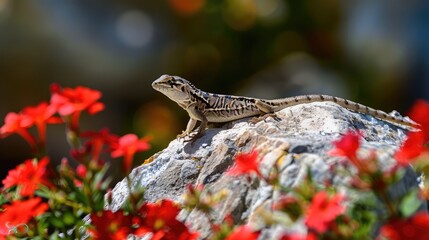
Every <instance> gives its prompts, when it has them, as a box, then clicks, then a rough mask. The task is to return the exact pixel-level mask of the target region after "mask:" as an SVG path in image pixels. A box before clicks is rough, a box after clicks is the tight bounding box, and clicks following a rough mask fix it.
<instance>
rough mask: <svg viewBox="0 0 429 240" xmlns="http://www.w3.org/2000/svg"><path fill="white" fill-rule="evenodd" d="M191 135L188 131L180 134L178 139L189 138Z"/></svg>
mask: <svg viewBox="0 0 429 240" xmlns="http://www.w3.org/2000/svg"><path fill="white" fill-rule="evenodd" d="M188 135H189V133H188V132H186V131H183V132H182V133H181V134H178V135H177V137H176V138H185V137H186V136H188Z"/></svg>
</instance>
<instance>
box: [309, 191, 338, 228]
mask: <svg viewBox="0 0 429 240" xmlns="http://www.w3.org/2000/svg"><path fill="white" fill-rule="evenodd" d="M342 201H343V196H342V195H340V194H335V195H333V196H332V197H330V198H329V196H328V194H327V193H326V192H324V191H321V192H318V193H316V195H314V197H313V200H312V202H311V205H310V206H309V207H308V208H307V210H306V214H305V215H306V219H305V223H306V224H307V226H308V227H309V228H312V229H314V230H316V231H317V232H319V233H324V232H325V231H326V230H327V229H328V225H329V224H330V223H331V222H332V221H333V220H335V218H337V216H339V215H341V214H342V213H344V211H345V208H344V206H342V205H341V202H342Z"/></svg>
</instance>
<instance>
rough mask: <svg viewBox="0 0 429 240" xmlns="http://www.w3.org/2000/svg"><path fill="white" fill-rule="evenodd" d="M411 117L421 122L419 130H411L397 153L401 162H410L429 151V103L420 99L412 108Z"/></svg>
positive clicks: (396, 157) (396, 155)
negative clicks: (428, 147)
mask: <svg viewBox="0 0 429 240" xmlns="http://www.w3.org/2000/svg"><path fill="white" fill-rule="evenodd" d="M409 115H410V117H411V118H412V119H413V120H414V121H416V122H417V123H418V124H420V126H419V128H420V131H419V132H410V133H408V135H407V139H405V141H404V142H403V143H402V145H401V147H400V148H399V150H398V151H397V152H396V154H395V159H396V160H397V161H398V162H399V163H400V164H408V163H410V162H411V161H412V160H414V159H415V158H417V157H418V156H420V154H422V153H423V152H429V151H428V149H427V148H426V147H425V144H426V143H427V142H428V141H429V103H427V102H425V101H423V100H418V101H417V102H416V103H415V104H414V106H413V107H412V108H411V111H410V114H409Z"/></svg>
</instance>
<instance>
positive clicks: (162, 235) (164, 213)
mask: <svg viewBox="0 0 429 240" xmlns="http://www.w3.org/2000/svg"><path fill="white" fill-rule="evenodd" d="M179 211H180V208H179V207H178V206H176V205H175V204H174V203H173V202H172V201H170V200H165V199H164V200H162V201H161V202H160V203H158V204H153V203H145V204H144V205H143V206H142V207H141V208H140V210H139V214H140V215H141V218H140V222H139V223H140V228H139V229H138V230H137V231H136V233H135V234H136V235H137V236H142V235H144V234H146V233H150V232H151V233H153V236H152V240H158V239H159V240H161V239H162V240H176V239H177V240H188V239H197V237H198V234H197V233H191V232H189V230H188V228H187V227H186V226H185V224H183V223H182V222H180V221H178V220H177V219H176V217H177V215H178V214H179Z"/></svg>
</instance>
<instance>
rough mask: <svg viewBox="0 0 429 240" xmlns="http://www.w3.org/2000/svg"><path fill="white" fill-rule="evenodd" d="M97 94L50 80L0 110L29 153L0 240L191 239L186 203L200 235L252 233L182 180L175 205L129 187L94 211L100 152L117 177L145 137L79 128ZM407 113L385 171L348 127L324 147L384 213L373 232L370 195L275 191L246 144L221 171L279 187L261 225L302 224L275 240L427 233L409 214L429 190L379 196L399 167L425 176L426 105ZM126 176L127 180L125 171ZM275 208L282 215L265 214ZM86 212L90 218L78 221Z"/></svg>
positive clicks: (0, 200) (272, 175)
mask: <svg viewBox="0 0 429 240" xmlns="http://www.w3.org/2000/svg"><path fill="white" fill-rule="evenodd" d="M101 96H102V95H101V93H100V92H99V91H97V90H93V89H89V88H86V87H80V86H79V87H76V88H62V87H61V86H59V85H57V84H54V85H52V87H51V98H50V101H49V102H42V103H40V104H38V105H36V106H31V107H26V108H24V109H23V110H22V111H20V112H17V113H13V112H12V113H8V114H7V115H6V117H5V123H4V125H3V126H2V127H1V128H0V136H1V137H2V138H4V137H7V136H9V135H12V134H18V135H19V136H21V137H22V138H23V139H24V140H25V141H26V142H27V143H28V144H29V146H30V149H31V152H32V153H33V154H34V158H32V159H28V160H25V161H24V163H22V164H21V165H19V166H17V167H16V168H15V169H12V170H10V171H9V173H8V175H7V176H6V178H5V179H3V181H2V184H3V186H2V188H1V191H2V194H1V196H0V240H1V239H18V238H31V239H58V238H61V239H82V238H91V239H126V238H127V236H129V235H130V234H133V235H135V236H149V237H150V239H165V240H168V239H183V240H184V239H196V238H198V237H199V233H197V232H194V231H192V230H190V229H189V228H188V226H186V225H185V224H184V223H182V222H181V221H179V220H178V219H177V216H178V214H179V212H180V211H181V210H182V209H188V210H191V209H195V210H197V211H199V212H201V213H203V214H204V215H205V216H206V217H207V218H208V220H209V223H210V227H211V230H212V235H210V236H209V237H210V239H228V240H234V239H257V238H258V237H259V236H260V230H261V229H254V228H253V226H251V225H249V224H241V225H237V224H236V223H234V220H233V219H232V217H231V216H227V217H226V218H225V219H224V221H223V222H222V223H218V222H215V221H214V220H213V219H212V218H211V213H212V212H213V211H214V209H215V206H216V205H217V203H219V202H221V201H222V200H223V199H224V197H225V194H226V192H222V191H221V192H218V193H216V194H213V193H210V192H208V191H206V189H205V188H204V186H201V185H199V186H192V185H190V186H188V189H187V191H186V193H185V196H184V201H183V203H182V204H181V205H179V204H178V203H175V202H173V201H171V200H168V199H163V200H161V201H160V202H157V203H149V202H146V201H145V200H144V198H143V192H141V191H137V192H136V191H134V192H131V191H130V195H129V197H128V199H127V201H126V203H125V204H124V205H123V207H122V208H121V209H119V210H117V211H115V212H113V211H111V210H106V209H104V206H105V201H108V202H109V201H110V200H111V193H110V192H109V183H110V179H109V178H108V177H107V175H106V171H107V169H108V167H109V164H108V163H107V162H106V161H105V160H104V158H105V157H106V154H107V155H108V156H110V157H111V158H120V157H122V160H123V161H122V170H123V172H124V173H125V174H126V175H127V174H128V173H129V172H130V170H131V167H132V162H133V159H134V156H135V154H137V153H139V152H142V151H146V150H148V149H149V148H150V145H149V138H147V137H145V138H139V137H137V136H136V135H135V134H132V133H131V134H126V135H124V136H117V135H115V134H112V133H110V132H109V130H108V129H107V128H103V129H101V130H99V131H87V130H83V129H81V127H80V124H79V123H80V116H81V115H82V113H83V112H87V113H89V114H96V113H98V112H100V111H102V110H103V109H104V107H105V106H104V104H103V103H101V102H100V99H101ZM410 116H411V117H412V118H413V119H414V120H415V121H416V122H417V123H419V124H420V126H421V131H413V132H410V134H409V135H408V138H407V139H406V141H405V142H404V143H403V145H402V146H401V148H400V149H399V150H398V151H397V152H396V154H395V159H396V160H397V162H396V164H395V166H393V167H392V168H389V169H388V170H381V168H379V167H378V164H379V162H378V159H377V156H376V154H370V155H368V156H366V157H362V156H360V155H359V154H357V151H358V150H359V148H360V141H361V138H362V136H361V135H360V134H359V133H356V132H349V133H347V134H345V135H344V136H343V137H342V138H341V139H340V140H338V141H335V142H334V143H333V145H334V148H333V150H332V151H331V152H330V154H331V155H333V156H338V157H340V158H343V159H344V160H345V163H344V164H345V165H350V166H351V167H353V168H355V169H356V172H357V173H356V174H350V176H351V185H350V189H349V190H350V191H356V192H362V193H367V195H371V196H373V197H374V198H377V199H380V200H381V201H382V204H383V206H384V208H385V209H386V211H385V214H384V216H383V226H382V227H381V228H380V230H379V231H377V229H376V226H375V223H376V221H377V219H380V218H379V217H376V212H375V210H374V208H372V207H373V206H372V203H373V202H372V201H368V199H364V200H365V201H356V202H351V203H348V204H346V202H347V201H348V199H347V198H346V197H345V196H344V195H343V194H342V193H340V192H339V191H338V190H337V189H336V188H335V187H334V186H332V185H330V184H328V183H327V184H325V186H323V187H321V186H320V184H319V185H318V184H316V183H315V182H314V180H313V179H312V176H311V174H308V175H307V177H306V179H305V181H304V182H303V183H302V184H301V185H299V186H297V187H294V188H292V189H291V188H285V187H284V186H281V185H280V181H279V177H280V176H279V171H278V169H276V167H274V169H273V170H272V171H271V172H269V173H268V174H263V173H262V171H261V170H260V159H261V157H262V156H260V155H259V153H258V151H256V150H253V151H251V152H248V153H239V154H237V155H236V157H235V165H234V166H233V167H232V168H230V170H229V171H228V172H227V174H228V175H230V176H231V177H240V176H245V177H246V179H251V178H259V179H261V180H262V181H264V182H266V183H267V184H268V185H271V186H273V188H275V189H279V191H280V198H279V200H278V201H277V202H275V203H274V204H273V205H272V206H271V209H269V211H268V212H267V213H265V214H264V219H265V220H266V221H265V226H270V225H280V226H283V227H284V228H285V229H286V228H287V227H288V223H290V222H299V221H300V222H302V223H303V224H304V225H305V226H306V228H307V232H306V233H296V234H291V233H285V234H284V235H283V236H281V239H284V240H285V239H337V238H338V239H361V238H368V237H370V236H375V235H377V236H376V237H377V238H378V239H411V238H412V239H428V238H429V236H428V229H429V228H428V227H429V215H428V214H427V213H425V212H419V213H416V211H417V207H418V204H417V202H418V199H424V200H427V199H428V198H429V189H428V188H422V189H420V190H419V191H418V192H417V191H415V192H411V193H410V194H408V195H406V196H404V197H403V198H402V199H400V200H399V202H393V200H391V199H389V198H388V197H387V188H388V186H390V185H392V184H393V183H394V182H395V181H396V180H397V179H399V177H400V176H401V174H402V173H403V169H404V168H405V167H406V166H407V164H413V165H414V166H415V167H416V168H417V169H418V170H420V171H422V172H423V173H424V174H425V175H427V174H428V171H429V167H428V166H429V161H428V160H429V158H428V151H429V150H428V147H427V145H425V144H426V143H427V142H428V141H429V104H428V103H426V102H424V101H419V102H417V104H416V105H415V106H414V107H413V109H412V111H411V114H410ZM50 124H64V126H65V133H66V134H65V136H66V139H67V141H68V143H69V145H70V156H71V157H70V159H67V158H63V159H62V161H61V164H59V166H57V167H54V166H52V164H51V161H50V157H49V156H48V155H47V154H46V130H47V126H49V125H50ZM31 128H35V131H32V130H30V129H31ZM71 161H73V164H72V162H71ZM279 161H280V160H279ZM276 166H277V165H276ZM127 180H128V181H129V184H128V185H129V186H130V180H129V179H128V177H127ZM423 181H424V182H426V181H427V180H426V179H424V180H423ZM425 185H426V186H427V184H425ZM130 190H131V189H130ZM277 213H281V216H283V217H280V218H279V217H274V216H277V215H276V214H277ZM86 216H89V218H90V221H85V220H83V219H84V218H85V217H86ZM148 234H149V235H148Z"/></svg>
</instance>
